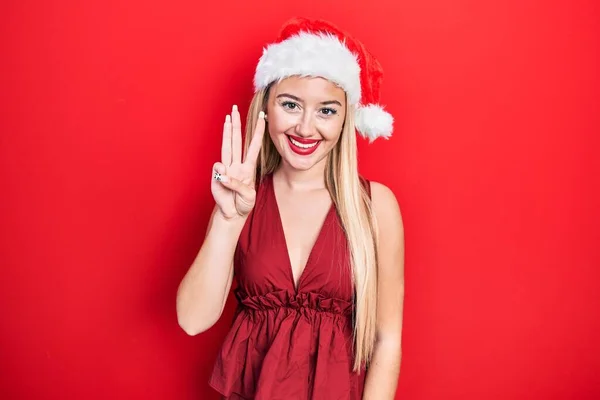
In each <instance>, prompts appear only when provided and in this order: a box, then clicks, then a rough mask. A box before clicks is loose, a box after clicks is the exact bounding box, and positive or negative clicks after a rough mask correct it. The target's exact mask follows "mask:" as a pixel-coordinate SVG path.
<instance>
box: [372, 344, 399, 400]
mask: <svg viewBox="0 0 600 400" xmlns="http://www.w3.org/2000/svg"><path fill="white" fill-rule="evenodd" d="M401 360H402V350H401V345H400V341H395V340H389V341H387V342H386V341H378V342H377V343H376V345H375V350H374V352H373V359H372V361H371V364H370V366H369V368H368V370H367V375H366V377H365V388H364V391H363V400H393V399H394V396H395V395H396V388H397V386H398V376H399V374H400V364H401Z"/></svg>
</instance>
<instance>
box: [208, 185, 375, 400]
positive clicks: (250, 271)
mask: <svg viewBox="0 0 600 400" xmlns="http://www.w3.org/2000/svg"><path fill="white" fill-rule="evenodd" d="M367 188H368V185H367ZM234 266H235V267H234V268H235V275H236V277H237V281H238V288H237V289H236V290H235V295H236V298H237V300H238V308H237V310H236V315H235V318H234V321H233V324H232V326H231V329H230V331H229V333H228V335H227V336H226V337H225V340H224V343H223V345H222V348H221V351H220V352H219V354H218V356H217V360H216V362H215V365H214V368H213V372H212V375H211V377H210V380H209V384H210V385H211V386H212V387H213V388H214V389H215V390H217V391H218V392H219V393H221V394H222V395H223V396H224V397H225V398H226V399H256V400H277V399H282V400H283V399H285V400H338V399H339V400H360V399H361V397H362V389H363V385H364V371H363V373H361V374H360V375H358V374H356V373H355V372H353V371H352V365H353V362H354V356H353V354H354V351H353V346H352V327H353V326H352V317H353V311H354V307H353V304H352V298H353V295H354V289H353V286H352V282H351V271H350V262H349V251H348V249H347V240H346V237H345V235H344V232H343V230H342V227H341V224H340V221H339V219H338V215H337V213H336V209H335V206H333V205H332V206H331V209H330V210H329V212H328V214H327V216H326V218H325V221H324V223H323V225H322V227H321V230H320V232H319V234H318V237H317V239H316V242H315V244H314V246H313V248H312V251H311V253H310V255H309V257H308V261H307V263H306V267H305V268H304V271H303V273H302V275H301V276H300V278H299V281H298V288H296V287H295V285H294V280H293V275H292V267H291V262H290V259H289V255H288V252H287V245H286V242H285V236H284V233H283V226H282V223H281V217H280V215H279V209H278V206H277V201H276V199H275V191H274V189H273V181H272V176H270V175H269V176H267V177H265V179H263V181H262V183H261V184H260V186H259V188H258V191H257V200H256V205H255V207H254V210H253V211H252V213H251V214H250V215H249V216H248V220H247V221H246V224H245V226H244V229H243V230H242V233H241V235H240V239H239V242H238V246H237V249H236V252H235V260H234Z"/></svg>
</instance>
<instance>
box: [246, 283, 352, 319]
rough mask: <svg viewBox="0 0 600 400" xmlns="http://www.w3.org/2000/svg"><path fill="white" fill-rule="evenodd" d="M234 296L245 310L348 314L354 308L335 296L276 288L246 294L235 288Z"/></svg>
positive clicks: (349, 303)
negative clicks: (285, 309) (269, 290)
mask: <svg viewBox="0 0 600 400" xmlns="http://www.w3.org/2000/svg"><path fill="white" fill-rule="evenodd" d="M235 296H236V298H237V300H238V303H239V305H240V307H241V308H243V309H246V310H256V311H269V310H277V309H281V308H290V309H295V310H298V311H311V310H312V311H316V312H325V313H332V314H337V315H340V316H350V315H352V312H353V310H354V306H353V304H352V303H351V302H349V301H346V300H344V299H339V298H335V297H327V296H324V295H323V294H320V293H315V292H299V293H294V292H290V291H288V290H277V291H273V292H269V293H266V294H261V295H254V296H251V295H248V293H246V292H245V291H244V290H242V289H237V290H236V291H235Z"/></svg>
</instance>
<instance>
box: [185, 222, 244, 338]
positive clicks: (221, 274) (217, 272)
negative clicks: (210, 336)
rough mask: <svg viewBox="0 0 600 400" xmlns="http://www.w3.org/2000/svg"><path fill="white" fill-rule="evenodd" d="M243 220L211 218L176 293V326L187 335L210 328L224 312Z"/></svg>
mask: <svg viewBox="0 0 600 400" xmlns="http://www.w3.org/2000/svg"><path fill="white" fill-rule="evenodd" d="M244 223H245V219H236V220H226V219H225V218H223V217H222V215H221V213H220V212H218V211H217V212H215V213H213V215H212V218H211V221H210V225H209V228H208V232H207V235H206V238H205V239H204V243H203V244H202V247H201V248H200V251H199V252H198V255H197V256H196V258H195V260H194V262H193V263H192V265H191V267H190V269H189V270H188V272H187V273H186V275H185V277H184V278H183V280H182V281H181V284H180V285H179V289H178V291H177V318H178V321H179V325H180V326H181V327H182V328H183V329H184V330H185V331H186V332H187V333H188V334H190V335H195V334H198V333H200V332H203V331H205V330H207V329H208V328H210V327H211V326H212V325H213V324H214V323H215V322H216V321H217V320H218V318H219V316H220V315H221V313H222V311H223V307H224V305H225V301H226V299H227V295H228V293H229V289H230V287H231V281H232V277H233V257H234V253H235V248H236V246H237V242H238V239H239V236H240V233H241V231H242V228H243V226H244Z"/></svg>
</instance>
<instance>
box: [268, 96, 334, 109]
mask: <svg viewBox="0 0 600 400" xmlns="http://www.w3.org/2000/svg"><path fill="white" fill-rule="evenodd" d="M280 97H289V98H291V99H294V100H296V101H299V102H301V103H303V102H304V100H302V99H301V98H300V97H298V96H294V95H293V94H289V93H281V94H279V95H277V98H280ZM319 104H322V105H324V106H326V105H329V104H337V105H338V106H340V107H341V106H342V103H340V102H339V101H337V100H328V101H322V102H321V103H319Z"/></svg>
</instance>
